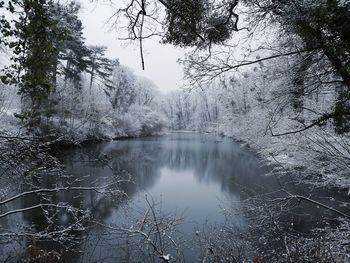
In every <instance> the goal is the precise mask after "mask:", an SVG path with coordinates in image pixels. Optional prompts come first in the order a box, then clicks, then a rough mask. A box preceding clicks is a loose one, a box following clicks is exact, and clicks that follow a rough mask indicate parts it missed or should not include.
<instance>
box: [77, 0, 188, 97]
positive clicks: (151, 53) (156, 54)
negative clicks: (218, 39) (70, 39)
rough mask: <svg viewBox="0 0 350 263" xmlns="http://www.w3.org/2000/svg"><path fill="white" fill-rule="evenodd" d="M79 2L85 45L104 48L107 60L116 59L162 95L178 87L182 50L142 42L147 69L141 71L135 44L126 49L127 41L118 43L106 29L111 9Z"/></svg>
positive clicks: (156, 42) (111, 12)
mask: <svg viewBox="0 0 350 263" xmlns="http://www.w3.org/2000/svg"><path fill="white" fill-rule="evenodd" d="M117 1H120V0H117ZM80 2H81V4H82V9H81V14H80V19H81V20H82V22H83V25H84V28H85V29H84V36H85V38H86V42H87V44H88V45H90V44H92V45H105V46H107V47H108V57H109V58H112V59H114V58H118V59H119V61H120V62H121V64H123V65H125V66H127V67H129V68H131V69H132V70H134V72H135V73H136V74H137V75H141V76H145V77H147V78H149V79H151V80H153V81H154V82H155V83H156V84H157V86H158V87H159V89H160V90H162V91H170V90H175V89H178V88H179V87H180V86H181V84H182V79H183V74H182V67H181V66H180V65H178V64H177V63H176V61H177V59H178V58H180V57H182V56H183V55H184V54H185V51H184V50H183V49H179V48H175V47H173V46H170V45H161V44H159V42H158V40H155V39H150V40H147V41H145V43H144V49H145V63H146V64H145V67H146V69H145V71H143V70H142V66H141V59H140V52H139V48H138V46H137V45H136V43H135V44H134V45H126V44H127V43H126V41H122V40H119V39H118V38H120V37H122V36H123V35H118V34H117V32H115V31H111V28H110V25H106V22H107V20H108V18H109V17H110V16H111V15H112V14H113V8H111V7H110V6H108V5H106V4H101V3H99V4H96V3H91V2H90V0H81V1H80ZM124 36H125V34H124Z"/></svg>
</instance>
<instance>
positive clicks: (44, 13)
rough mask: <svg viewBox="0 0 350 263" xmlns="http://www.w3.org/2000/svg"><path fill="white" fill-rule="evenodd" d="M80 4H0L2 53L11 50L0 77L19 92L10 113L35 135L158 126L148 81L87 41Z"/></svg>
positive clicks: (128, 132)
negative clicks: (79, 15)
mask: <svg viewBox="0 0 350 263" xmlns="http://www.w3.org/2000/svg"><path fill="white" fill-rule="evenodd" d="M79 9H80V4H78V3H77V2H74V1H71V2H68V3H61V2H60V1H51V0H40V1H30V0H25V1H17V0H13V1H6V2H1V3H0V10H1V11H2V13H3V14H4V15H2V16H1V19H0V45H1V52H2V53H7V56H8V57H10V62H9V63H1V64H4V65H2V66H3V68H2V69H1V76H0V80H1V82H2V85H3V86H4V87H3V89H5V88H6V87H11V89H15V90H16V91H17V92H18V95H19V97H18V98H17V99H20V101H21V102H20V103H19V104H20V107H21V109H17V112H16V117H17V118H18V119H20V120H21V123H22V124H23V125H24V126H25V127H26V128H27V129H28V130H29V131H31V132H34V133H36V134H49V133H52V132H55V133H57V132H58V133H62V134H66V135H67V136H68V138H74V139H78V140H80V139H87V138H104V137H107V138H113V137H118V136H140V135H147V134H152V133H153V132H159V131H161V129H162V128H163V125H164V121H163V118H162V116H158V115H157V113H156V112H155V111H154V109H155V108H156V100H155V99H154V96H155V94H156V87H155V85H154V84H153V83H152V82H151V81H149V80H144V79H140V78H138V77H137V76H135V75H134V74H133V73H132V72H131V71H130V70H129V69H127V68H126V67H124V66H122V65H120V63H119V61H118V60H117V59H116V60H111V59H109V58H108V57H107V56H106V51H107V48H106V47H104V46H87V45H86V43H85V39H84V37H83V25H82V22H81V21H80V20H79V17H78V12H79ZM141 112H144V114H141ZM127 114H128V116H126V115H127ZM148 118H150V120H148ZM149 125H151V126H152V127H150V126H149Z"/></svg>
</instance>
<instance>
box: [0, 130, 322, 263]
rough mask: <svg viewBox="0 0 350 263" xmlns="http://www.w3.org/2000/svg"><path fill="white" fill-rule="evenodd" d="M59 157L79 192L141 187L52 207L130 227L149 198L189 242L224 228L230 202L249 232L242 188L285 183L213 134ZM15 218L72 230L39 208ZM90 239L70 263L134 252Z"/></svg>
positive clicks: (54, 179)
mask: <svg viewBox="0 0 350 263" xmlns="http://www.w3.org/2000/svg"><path fill="white" fill-rule="evenodd" d="M60 158H61V159H62V161H63V163H64V164H65V167H66V170H67V171H68V172H69V173H70V174H72V177H70V178H69V180H70V181H72V182H75V184H77V183H78V184H79V185H80V186H88V185H92V184H94V185H96V184H97V185H104V184H105V183H106V181H110V180H112V179H113V178H115V177H116V176H117V175H120V174H122V175H124V176H127V175H128V176H130V177H131V179H132V181H134V182H135V183H134V184H131V183H125V184H123V185H122V188H123V190H124V191H125V192H126V194H127V195H128V197H129V199H128V201H126V202H122V203H121V202H120V201H119V200H114V199H113V198H110V197H108V195H107V196H106V195H101V194H99V193H98V192H95V191H84V192H79V194H77V192H74V191H70V192H59V193H57V194H54V195H50V198H51V200H50V201H51V202H53V203H60V202H61V203H62V202H66V203H69V204H74V205H75V206H77V207H83V208H84V209H88V210H89V211H90V212H91V214H92V215H93V217H94V218H96V219H98V220H100V221H102V222H105V223H106V224H122V223H130V222H124V221H123V220H126V221H128V219H129V218H130V213H131V214H133V213H135V212H134V211H137V209H139V208H144V207H146V206H147V205H146V202H145V196H148V197H151V198H153V199H155V200H157V202H160V203H161V207H162V210H163V211H165V212H175V213H176V214H177V215H179V216H183V217H184V218H185V221H184V223H183V224H182V225H180V227H179V231H180V232H181V233H182V234H184V235H185V236H188V237H190V235H191V234H193V232H195V230H196V229H197V227H198V226H199V225H201V224H203V223H208V224H221V223H223V222H224V217H223V214H222V207H221V206H222V204H223V203H224V202H229V203H230V205H231V207H233V208H234V209H235V210H236V211H237V213H236V214H235V216H234V218H233V220H234V221H235V223H236V224H237V227H238V228H240V229H244V228H245V226H246V224H247V222H246V221H245V219H244V217H243V215H242V213H240V209H241V203H240V200H241V199H242V198H243V197H242V190H247V189H248V190H249V191H250V192H254V193H265V192H270V191H273V190H276V189H278V188H279V187H280V183H281V182H279V181H278V179H277V178H275V177H273V176H264V174H265V173H266V172H267V170H268V168H267V167H265V166H263V165H262V164H261V163H259V161H258V159H257V157H256V156H255V155H254V154H252V153H251V152H249V151H247V150H244V149H242V148H241V147H240V145H239V144H238V143H235V142H234V141H232V140H230V139H227V138H221V137H216V136H213V135H206V134H195V133H171V134H168V135H165V136H161V137H152V138H141V139H132V140H122V141H115V142H109V143H103V144H96V145H90V146H86V147H82V148H80V149H74V150H69V151H65V152H64V154H62V156H61V157H60ZM97 159H106V160H107V159H108V162H105V163H104V162H98V161H96V160H97ZM107 163H108V165H106V164H107ZM82 179H84V180H82ZM66 180H67V178H65V177H61V176H57V175H47V176H45V177H44V178H43V180H41V181H40V187H42V188H52V187H55V186H56V185H60V184H63V185H64V184H65V183H67V182H66ZM298 191H299V193H301V194H302V193H303V191H308V189H307V188H305V187H304V188H303V187H301V186H300V189H298ZM37 198H40V197H37ZM37 198H34V199H33V198H26V199H24V200H22V201H21V202H23V203H22V204H21V206H22V207H26V206H30V205H32V204H35V203H37V202H38V201H40V200H37ZM130 208H135V209H130ZM308 209H309V208H308ZM312 209H313V208H310V209H309V210H308V212H310V213H312V214H313V215H314V216H315V215H316V214H317V213H318V211H312ZM311 211H312V212H311ZM128 213H129V214H128ZM133 216H137V215H136V214H133ZM316 217H317V216H316ZM125 218H126V219H125ZM231 219H232V218H231ZM311 219H312V218H311ZM311 219H310V222H311V223H312V220H311ZM16 220H17V221H21V222H22V221H23V222H25V223H26V224H25V225H26V226H28V227H29V226H30V227H31V228H33V227H34V228H36V229H37V231H41V230H43V229H47V228H52V229H57V227H59V226H64V225H68V224H69V223H70V221H71V220H72V218H70V215H69V214H67V213H65V212H60V213H59V214H58V215H55V221H54V222H47V220H45V219H44V217H43V214H42V211H41V210H33V211H29V212H26V213H23V218H22V217H20V218H16ZM299 223H300V224H304V223H305V222H304V221H300V222H299ZM77 235H82V234H81V233H79V234H77ZM83 235H84V239H83V242H81V241H79V242H78V244H75V246H78V250H80V251H82V253H77V254H74V255H70V256H69V258H67V259H66V261H67V262H98V261H100V262H101V261H102V262H118V261H116V259H118V258H120V256H121V254H122V253H125V254H127V252H126V251H121V250H118V249H116V247H117V239H118V238H117V237H116V236H115V235H113V234H111V233H109V232H108V231H106V229H103V228H101V227H98V226H95V227H91V228H89V231H85V232H84V234H83ZM78 237H79V236H78ZM80 237H81V236H80ZM102 237H103V238H102ZM73 239H74V238H73ZM111 248H112V249H111ZM0 249H2V251H3V252H4V251H5V252H4V253H9V252H7V247H5V246H1V245H0ZM194 255H195V253H194V252H191V251H185V256H186V257H187V260H186V262H195V260H194ZM0 259H1V258H0ZM5 259H6V257H5ZM102 259H103V260H102Z"/></svg>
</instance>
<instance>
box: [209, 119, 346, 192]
mask: <svg viewBox="0 0 350 263" xmlns="http://www.w3.org/2000/svg"><path fill="white" fill-rule="evenodd" d="M246 118H247V117H246V116H239V117H236V118H235V119H234V120H231V121H230V122H228V123H223V124H215V125H210V124H209V125H208V126H207V128H206V129H205V131H206V132H210V133H216V134H220V135H223V136H227V137H230V138H232V139H234V140H236V141H238V142H241V143H242V146H245V147H249V148H252V149H253V150H254V151H256V152H257V153H258V155H259V156H260V157H261V158H262V159H263V160H265V161H267V162H268V163H269V164H271V165H273V166H274V167H275V169H274V171H273V172H274V173H275V174H278V175H281V176H283V175H285V174H292V175H293V176H296V177H297V178H299V179H300V180H302V181H303V182H309V183H313V184H316V185H318V186H322V187H340V188H342V189H344V191H347V192H349V193H350V177H349V174H350V139H349V136H347V135H335V134H334V133H332V131H331V130H329V129H327V128H320V127H315V128H311V129H309V130H307V131H304V132H302V133H296V134H288V135H284V136H274V135H273V134H272V132H271V131H270V130H269V129H268V127H266V124H265V119H263V120H262V119H257V118H254V119H256V120H257V121H255V122H247V119H246ZM252 119H253V118H252ZM281 126H282V127H283V125H281ZM285 127H289V126H288V125H287V124H286V125H285ZM278 132H281V131H280V130H276V131H275V133H274V134H277V133H278Z"/></svg>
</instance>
